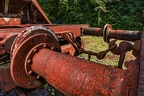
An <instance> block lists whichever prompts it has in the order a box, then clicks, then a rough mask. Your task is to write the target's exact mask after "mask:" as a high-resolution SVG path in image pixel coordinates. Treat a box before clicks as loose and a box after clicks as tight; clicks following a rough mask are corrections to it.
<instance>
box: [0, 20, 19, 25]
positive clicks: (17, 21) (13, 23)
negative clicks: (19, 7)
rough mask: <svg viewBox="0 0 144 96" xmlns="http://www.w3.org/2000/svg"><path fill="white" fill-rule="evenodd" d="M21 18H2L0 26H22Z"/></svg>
mask: <svg viewBox="0 0 144 96" xmlns="http://www.w3.org/2000/svg"><path fill="white" fill-rule="evenodd" d="M20 24H21V18H0V25H20Z"/></svg>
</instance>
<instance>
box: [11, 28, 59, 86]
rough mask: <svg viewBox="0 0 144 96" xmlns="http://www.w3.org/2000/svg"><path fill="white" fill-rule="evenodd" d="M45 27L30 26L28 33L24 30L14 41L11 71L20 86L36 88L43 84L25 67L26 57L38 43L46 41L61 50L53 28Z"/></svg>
mask: <svg viewBox="0 0 144 96" xmlns="http://www.w3.org/2000/svg"><path fill="white" fill-rule="evenodd" d="M33 28H35V29H33ZM43 28H44V27H42V26H38V28H36V26H34V27H30V28H28V29H30V30H27V31H26V33H24V31H23V32H22V33H21V34H20V35H19V36H18V37H17V38H16V40H15V42H14V43H13V48H12V50H11V52H12V53H11V65H10V71H11V76H12V79H13V80H14V82H15V83H16V84H17V85H19V86H20V87H23V88H36V87H39V86H40V85H41V84H42V82H40V81H39V80H37V79H35V78H31V76H29V75H28V74H27V71H26V69H25V68H26V67H24V66H25V62H28V61H26V58H27V55H28V54H29V52H30V51H31V49H33V48H34V47H35V46H36V45H39V44H41V43H45V44H48V45H50V46H49V47H53V48H55V50H56V51H61V48H60V45H59V42H58V40H57V38H56V36H55V35H54V33H52V31H51V30H46V28H44V29H43ZM31 29H33V30H31ZM29 74H30V72H29Z"/></svg>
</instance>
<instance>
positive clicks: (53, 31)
mask: <svg viewBox="0 0 144 96" xmlns="http://www.w3.org/2000/svg"><path fill="white" fill-rule="evenodd" d="M83 35H92V36H103V39H104V41H105V42H107V43H108V45H109V48H108V49H107V50H104V51H102V52H99V53H95V52H92V51H87V50H84V43H83V41H82V40H81V36H83ZM143 38H144V32H143V31H130V30H113V29H112V25H110V24H106V25H105V26H104V28H90V27H89V26H88V25H86V24H79V25H55V24H51V22H50V21H49V19H48V18H47V16H46V15H45V14H44V12H43V11H42V9H41V7H40V6H39V4H38V3H37V1H36V0H0V89H1V96H47V95H48V94H49V93H48V92H45V91H44V93H45V94H46V95H36V94H38V93H39V91H38V90H40V89H41V86H43V85H44V84H45V83H49V84H50V85H52V86H53V87H54V88H56V89H57V90H59V91H60V93H62V94H61V95H66V96H75V95H78V96H144V61H143V59H144V53H143V51H142V50H143V49H144V39H143ZM116 40H122V41H121V42H120V43H119V44H116V43H115V42H116ZM129 41H131V42H133V43H129ZM96 42H97V41H96ZM109 51H111V52H112V53H113V54H115V55H119V62H118V67H112V66H107V65H103V64H100V63H97V62H92V61H90V58H91V56H96V58H98V59H103V58H104V57H105V55H106V54H107V53H108V52H109ZM128 51H132V55H133V56H135V60H130V61H126V62H125V63H124V58H125V54H126V53H127V52H128ZM82 53H85V54H88V60H84V59H81V58H78V57H77V56H78V55H80V54H82ZM123 63H124V65H125V66H126V69H123V68H122V65H123ZM44 89H45V88H44ZM35 90H37V93H36V94H35V95H32V93H33V92H35ZM61 95H57V96H61Z"/></svg>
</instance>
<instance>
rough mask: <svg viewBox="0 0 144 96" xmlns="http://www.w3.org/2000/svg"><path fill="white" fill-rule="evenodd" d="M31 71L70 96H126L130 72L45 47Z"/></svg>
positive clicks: (36, 55)
mask: <svg viewBox="0 0 144 96" xmlns="http://www.w3.org/2000/svg"><path fill="white" fill-rule="evenodd" d="M32 62H33V63H32V65H31V68H32V70H33V72H35V73H37V74H39V75H40V76H42V77H43V78H45V80H46V81H47V82H48V83H49V84H51V85H52V86H54V87H55V88H56V89H58V90H59V91H61V92H62V93H63V94H64V95H66V96H73V95H79V96H98V95H105V96H109V95H110V96H125V95H126V92H125V91H126V87H127V83H128V76H127V75H126V74H127V72H126V71H125V70H123V69H118V68H113V67H110V66H106V65H102V64H99V63H95V62H90V61H86V60H84V59H79V58H76V57H73V56H69V55H66V54H62V53H58V52H54V51H51V50H49V49H46V48H43V49H40V51H39V52H38V53H36V54H35V55H34V57H33V59H32Z"/></svg>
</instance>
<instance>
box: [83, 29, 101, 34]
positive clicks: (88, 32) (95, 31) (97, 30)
mask: <svg viewBox="0 0 144 96" xmlns="http://www.w3.org/2000/svg"><path fill="white" fill-rule="evenodd" d="M82 35H92V36H103V29H102V28H83V29H82Z"/></svg>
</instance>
